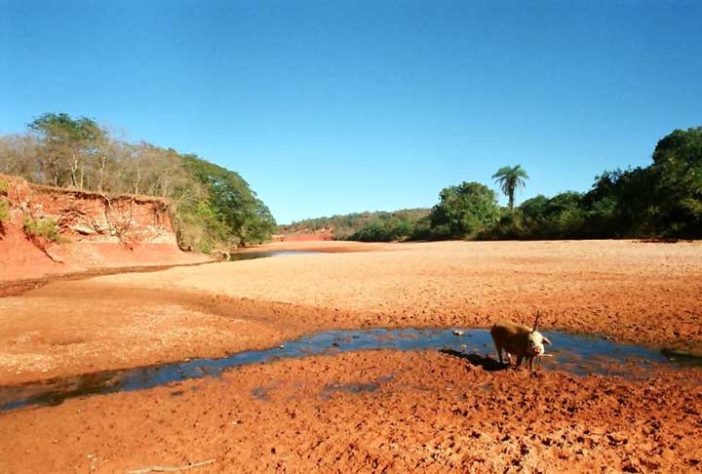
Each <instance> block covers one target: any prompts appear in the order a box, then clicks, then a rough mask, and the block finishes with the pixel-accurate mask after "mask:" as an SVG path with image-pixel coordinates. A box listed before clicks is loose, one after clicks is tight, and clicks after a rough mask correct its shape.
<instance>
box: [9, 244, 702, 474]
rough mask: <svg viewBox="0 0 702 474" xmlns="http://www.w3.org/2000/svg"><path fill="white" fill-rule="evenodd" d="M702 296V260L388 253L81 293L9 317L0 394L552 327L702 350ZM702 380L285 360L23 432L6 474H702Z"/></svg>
mask: <svg viewBox="0 0 702 474" xmlns="http://www.w3.org/2000/svg"><path fill="white" fill-rule="evenodd" d="M310 244H311V243H310ZM281 245H287V243H284V244H281ZM315 245H319V244H318V243H317V244H315ZM322 245H323V244H322ZM329 245H336V248H339V245H340V244H336V243H333V244H329ZM352 247H354V248H357V249H363V248H369V247H364V246H363V245H361V244H355V245H352ZM270 248H272V249H281V247H279V246H273V247H270ZM289 248H290V247H287V249H289ZM347 250H350V249H347ZM384 250H392V251H384ZM701 295H702V245H700V243H697V242H694V243H679V244H674V245H672V244H649V243H645V244H644V243H637V242H624V241H621V242H609V241H601V242H499V243H464V242H444V243H434V244H410V245H399V244H395V245H374V246H373V247H372V249H370V251H367V252H360V253H334V254H322V255H286V256H277V257H273V258H268V259H257V260H247V261H240V262H228V263H215V264H210V265H203V266H193V267H179V268H173V269H170V270H165V271H160V272H153V273H139V274H120V275H111V276H103V277H98V278H92V279H87V280H82V281H61V282H56V283H52V284H49V285H47V286H45V287H43V288H39V289H36V290H32V291H29V292H27V293H25V294H23V295H20V296H14V297H7V298H1V299H0V384H4V385H9V384H18V383H22V382H28V381H34V380H43V379H47V378H52V377H56V376H69V375H76V374H80V373H87V372H94V371H98V370H105V369H110V368H126V367H135V366H142V365H148V364H154V363H158V362H164V361H174V360H181V359H184V358H187V357H195V356H206V357H215V356H221V355H225V354H228V353H231V352H236V351H240V350H245V349H252V348H259V347H270V346H274V345H276V344H278V343H280V342H281V341H283V340H285V339H288V338H290V337H294V336H297V335H300V334H303V333H306V332H314V331H317V330H323V329H330V328H354V327H371V326H394V327H401V326H444V327H446V326H448V327H451V326H461V327H467V326H480V327H487V326H489V325H490V324H492V323H493V322H494V321H496V320H498V319H501V318H507V317H508V318H511V319H515V320H518V321H531V319H532V317H533V313H534V312H535V311H536V310H540V311H541V312H542V314H543V322H542V324H543V326H544V327H545V328H548V329H552V328H559V329H566V330H571V331H578V332H588V333H590V332H598V333H603V334H608V335H610V336H612V337H614V338H616V339H619V340H625V341H632V342H638V343H648V344H653V345H658V346H663V345H665V346H675V347H695V346H697V347H699V345H700V344H701V343H702V313H701V312H700V308H701V307H702V304H701V303H702V296H701ZM554 343H556V344H557V342H556V341H554ZM390 376H392V377H391V378H390ZM700 382H702V375H700V370H699V369H697V370H695V369H686V370H681V371H679V372H675V373H673V372H667V371H657V372H656V373H651V379H650V380H643V381H626V380H622V379H617V378H606V377H599V376H589V377H574V376H571V375H569V374H567V373H564V372H558V371H548V372H547V371H542V372H539V373H538V374H537V375H536V376H530V375H529V374H528V373H527V372H526V371H498V372H489V371H486V370H484V369H483V368H481V367H476V366H473V365H471V364H470V363H469V362H468V361H466V360H465V359H459V358H456V357H452V356H448V355H444V354H440V353H438V352H435V351H429V352H419V353H397V352H394V351H375V352H363V353H356V354H344V355H339V356H335V357H331V356H320V357H313V358H307V359H300V360H287V361H279V362H276V363H270V364H266V365H255V366H248V367H243V368H239V369H234V370H230V371H228V372H226V373H225V375H223V377H222V378H221V380H220V379H202V380H197V381H189V382H184V383H182V384H178V385H177V386H170V387H160V388H156V389H151V390H144V391H138V392H131V393H120V394H113V395H106V396H95V397H89V398H86V399H75V400H70V401H67V402H66V403H64V404H62V405H60V406H57V407H47V408H38V409H31V408H29V409H20V410H15V411H11V412H6V413H2V414H0V471H1V472H20V473H23V472H76V471H78V472H85V471H87V472H91V470H92V471H94V472H124V470H129V469H139V468H144V467H148V466H153V465H167V466H178V465H185V464H187V463H188V462H198V461H206V460H210V459H214V463H212V464H207V465H203V466H201V467H198V468H193V469H192V472H195V473H200V472H309V471H318V472H383V471H385V472H451V471H453V472H549V473H550V472H622V471H625V472H702V465H701V464H700V461H702V459H701V456H700V454H699V453H700V452H702V441H700V440H702V384H701V383H700ZM347 383H353V384H361V385H356V386H354V387H346V388H347V389H348V391H344V389H345V387H344V385H343V384H347ZM368 384H378V385H379V387H378V389H377V390H375V391H364V390H370V388H368V387H373V385H368ZM354 390H355V391H356V392H358V391H359V390H360V393H354Z"/></svg>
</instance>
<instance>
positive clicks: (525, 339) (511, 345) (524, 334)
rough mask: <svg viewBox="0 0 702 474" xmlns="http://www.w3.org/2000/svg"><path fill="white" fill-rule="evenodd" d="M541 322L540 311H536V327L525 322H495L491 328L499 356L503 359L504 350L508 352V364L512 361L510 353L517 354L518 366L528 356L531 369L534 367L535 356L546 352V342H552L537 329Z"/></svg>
mask: <svg viewBox="0 0 702 474" xmlns="http://www.w3.org/2000/svg"><path fill="white" fill-rule="evenodd" d="M538 324H539V313H538V312H537V313H536V320H535V321H534V328H533V329H530V328H529V327H527V326H524V325H523V324H517V323H513V322H501V323H497V324H495V325H494V326H493V327H492V329H490V335H491V336H492V340H493V341H495V348H496V349H497V356H498V357H499V359H500V363H503V361H502V351H503V350H504V351H505V352H506V353H507V364H510V363H511V362H512V358H511V356H510V354H512V355H516V356H517V367H519V366H520V365H521V363H522V359H523V358H525V357H526V359H527V360H528V361H529V369H533V368H534V357H538V356H542V355H544V353H545V352H546V351H545V350H544V344H551V341H549V340H548V338H546V337H544V336H543V335H542V334H541V333H540V332H539V331H537V330H536V328H537V326H538Z"/></svg>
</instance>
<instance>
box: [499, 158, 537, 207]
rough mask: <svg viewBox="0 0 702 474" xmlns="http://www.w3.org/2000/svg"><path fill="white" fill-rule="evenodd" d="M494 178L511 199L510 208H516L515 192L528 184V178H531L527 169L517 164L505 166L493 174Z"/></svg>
mask: <svg viewBox="0 0 702 474" xmlns="http://www.w3.org/2000/svg"><path fill="white" fill-rule="evenodd" d="M492 179H494V180H495V182H496V183H497V184H498V185H499V186H500V189H501V190H502V192H503V193H504V195H505V196H507V199H508V200H509V204H508V205H509V210H510V211H513V210H514V192H515V191H516V190H517V189H518V188H523V187H524V186H526V181H525V180H526V179H529V175H528V174H527V172H526V170H525V169H524V168H522V167H521V165H517V166H503V167H502V168H500V169H499V170H497V172H496V173H495V174H493V175H492Z"/></svg>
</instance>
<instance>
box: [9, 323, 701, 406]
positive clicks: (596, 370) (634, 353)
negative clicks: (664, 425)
mask: <svg viewBox="0 0 702 474" xmlns="http://www.w3.org/2000/svg"><path fill="white" fill-rule="evenodd" d="M544 334H545V335H547V336H548V337H549V339H550V340H551V341H552V342H553V345H552V346H550V347H548V346H547V352H548V353H550V354H552V355H553V357H550V358H546V357H543V358H540V360H539V364H538V365H539V366H540V367H541V368H543V369H546V370H550V369H556V368H557V369H560V370H567V371H570V372H572V373H574V374H577V375H588V374H601V375H615V376H625V377H631V376H635V377H640V376H645V374H646V373H647V372H650V369H651V367H652V366H653V365H656V364H661V365H667V366H670V367H688V366H691V365H696V366H699V367H702V360H700V359H692V358H691V359H685V358H678V357H667V356H665V355H663V354H662V353H661V352H660V351H658V350H655V349H651V348H647V347H643V346H634V345H628V344H619V343H616V342H612V341H610V340H607V339H604V338H601V337H592V336H582V335H575V334H569V333H565V332H558V331H550V332H545V333H544ZM369 349H394V350H400V351H415V350H440V351H442V352H444V353H447V354H450V355H453V356H456V357H457V360H458V361H460V363H473V364H475V365H481V366H482V367H484V368H485V369H486V370H501V369H503V367H501V366H500V365H499V364H498V363H497V362H496V361H495V360H494V358H495V349H494V347H493V344H492V340H491V338H490V334H489V332H488V331H487V330H485V329H465V330H463V334H462V335H460V336H457V335H456V334H455V333H454V330H451V329H366V330H338V331H327V332H321V333H317V334H313V335H310V336H305V337H302V338H300V339H295V340H292V341H286V342H284V343H283V344H281V345H280V346H279V347H276V348H273V349H267V350H260V351H244V352H239V353H236V354H233V355H231V356H228V357H224V358H221V359H192V360H186V361H183V362H174V363H168V364H162V365H158V366H151V367H141V368H135V369H124V370H110V371H104V372H97V373H93V374H85V375H80V376H77V377H70V378H65V379H54V380H49V381H45V382H40V383H28V384H24V385H18V386H2V387H0V411H6V410H12V409H16V408H21V407H25V406H31V405H57V404H60V403H61V402H63V401H64V400H66V399H69V398H73V397H82V396H86V395H93V394H108V393H114V392H128V391H132V390H141V389H147V388H151V387H156V386H158V385H165V384H169V383H172V382H178V381H182V380H187V379H196V378H201V377H217V376H219V375H220V374H221V373H222V371H224V370H226V369H229V368H232V367H239V366H243V365H248V364H260V363H267V362H272V361H275V360H280V359H288V358H299V357H305V356H308V355H314V354H330V355H333V354H336V353H342V352H352V351H361V350H369ZM525 370H526V369H525ZM382 382H383V381H379V382H378V383H382ZM374 388H375V386H371V385H369V386H358V387H356V386H353V387H343V386H338V387H337V386H333V385H332V386H329V387H328V392H329V393H331V392H333V391H335V390H344V391H352V392H353V391H357V392H363V391H372V390H373V389H374ZM323 395H324V394H323ZM254 396H256V397H260V398H262V399H265V392H261V393H260V394H254Z"/></svg>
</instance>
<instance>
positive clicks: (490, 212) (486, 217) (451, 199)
mask: <svg viewBox="0 0 702 474" xmlns="http://www.w3.org/2000/svg"><path fill="white" fill-rule="evenodd" d="M499 218H500V208H499V206H498V205H497V196H496V195H495V191H493V190H492V189H490V188H488V187H487V186H485V185H483V184H480V183H476V182H470V183H468V182H463V183H461V184H460V185H458V186H449V187H448V188H444V189H443V190H441V192H440V193H439V203H438V204H437V205H436V206H434V207H433V208H432V211H431V215H430V221H431V231H432V234H433V235H434V236H435V237H466V236H473V235H475V234H477V233H478V232H480V231H481V230H483V229H484V228H486V227H488V226H490V225H493V224H494V223H495V222H497V220H498V219H499Z"/></svg>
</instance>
